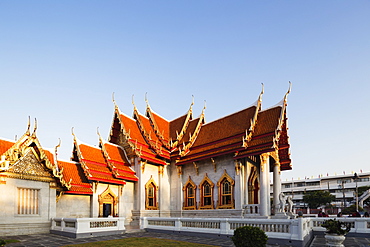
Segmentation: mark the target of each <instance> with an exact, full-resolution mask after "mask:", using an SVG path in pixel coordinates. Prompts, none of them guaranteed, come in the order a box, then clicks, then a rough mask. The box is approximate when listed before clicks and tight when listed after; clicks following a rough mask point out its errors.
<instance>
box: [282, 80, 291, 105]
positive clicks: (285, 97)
mask: <svg viewBox="0 0 370 247" xmlns="http://www.w3.org/2000/svg"><path fill="white" fill-rule="evenodd" d="M291 90H292V83H291V82H290V81H289V89H288V91H287V92H286V94H285V96H284V103H286V102H287V100H288V95H289V94H290V91H291Z"/></svg>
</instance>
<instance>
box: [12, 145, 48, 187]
mask: <svg viewBox="0 0 370 247" xmlns="http://www.w3.org/2000/svg"><path fill="white" fill-rule="evenodd" d="M22 155H23V156H21V157H20V158H19V159H18V160H17V161H16V162H15V163H14V164H13V165H11V166H10V167H9V169H8V170H7V172H8V173H13V174H14V175H13V176H11V175H10V176H11V177H18V178H21V179H32V180H40V181H45V180H48V181H49V180H54V179H53V175H52V172H51V171H49V169H47V168H46V166H45V161H43V160H40V158H39V157H38V155H37V153H36V152H35V150H34V149H33V148H32V147H30V148H28V149H26V150H24V153H23V154H22Z"/></svg>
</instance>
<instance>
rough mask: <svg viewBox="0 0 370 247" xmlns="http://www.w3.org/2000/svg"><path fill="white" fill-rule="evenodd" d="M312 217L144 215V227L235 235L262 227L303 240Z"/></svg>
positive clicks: (273, 234) (273, 235)
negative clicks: (182, 216)
mask: <svg viewBox="0 0 370 247" xmlns="http://www.w3.org/2000/svg"><path fill="white" fill-rule="evenodd" d="M309 221H310V219H308V218H307V219H306V218H297V219H234V218H232V219H217V218H207V219H205V218H152V217H150V218H149V217H142V218H141V228H142V229H157V230H168V231H182V232H198V233H208V234H209V233H213V234H223V235H233V234H234V230H235V229H236V228H238V227H242V226H256V227H259V228H261V229H262V230H263V231H264V232H266V235H267V236H268V237H269V238H279V239H290V240H298V241H303V240H304V238H305V236H307V235H308V234H310V229H309Z"/></svg>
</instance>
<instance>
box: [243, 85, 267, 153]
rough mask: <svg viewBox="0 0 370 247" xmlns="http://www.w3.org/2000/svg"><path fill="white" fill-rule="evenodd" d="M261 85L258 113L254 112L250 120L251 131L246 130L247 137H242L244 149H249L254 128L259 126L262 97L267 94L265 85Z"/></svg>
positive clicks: (257, 103) (257, 106) (257, 105)
mask: <svg viewBox="0 0 370 247" xmlns="http://www.w3.org/2000/svg"><path fill="white" fill-rule="evenodd" d="M261 84H262V89H261V93H260V95H259V96H258V100H257V102H256V111H255V112H254V116H253V118H251V119H250V126H249V129H246V130H245V137H244V136H243V137H242V141H243V144H242V147H244V148H247V147H248V143H249V142H250V140H251V139H252V135H253V132H254V128H255V127H256V124H257V118H258V113H259V112H260V111H261V109H262V95H263V94H264V93H265V86H264V84H263V83H261Z"/></svg>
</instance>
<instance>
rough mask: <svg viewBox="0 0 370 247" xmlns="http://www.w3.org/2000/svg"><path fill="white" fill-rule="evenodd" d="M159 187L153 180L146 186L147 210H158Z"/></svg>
mask: <svg viewBox="0 0 370 247" xmlns="http://www.w3.org/2000/svg"><path fill="white" fill-rule="evenodd" d="M157 195H158V186H157V185H156V184H155V182H154V180H153V178H150V180H149V181H148V182H147V183H146V185H145V209H147V210H158V200H157Z"/></svg>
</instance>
